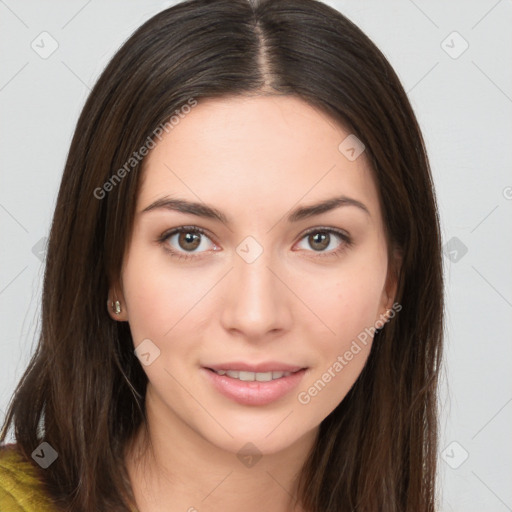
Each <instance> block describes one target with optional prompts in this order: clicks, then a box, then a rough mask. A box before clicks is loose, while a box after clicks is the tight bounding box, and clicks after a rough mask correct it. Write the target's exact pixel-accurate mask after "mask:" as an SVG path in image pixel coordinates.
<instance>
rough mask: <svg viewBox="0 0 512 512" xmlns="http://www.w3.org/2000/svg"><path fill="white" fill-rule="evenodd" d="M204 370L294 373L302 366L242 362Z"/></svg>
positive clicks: (211, 366)
mask: <svg viewBox="0 0 512 512" xmlns="http://www.w3.org/2000/svg"><path fill="white" fill-rule="evenodd" d="M204 368H209V369H211V370H217V371H219V370H242V371H244V372H255V373H265V372H296V371H298V370H302V369H303V368H304V367H303V366H290V365H289V364H285V363H279V362H277V361H267V362H264V363H259V364H250V363H244V362H243V361H234V362H231V363H220V364H212V365H207V366H206V365H205V366H204Z"/></svg>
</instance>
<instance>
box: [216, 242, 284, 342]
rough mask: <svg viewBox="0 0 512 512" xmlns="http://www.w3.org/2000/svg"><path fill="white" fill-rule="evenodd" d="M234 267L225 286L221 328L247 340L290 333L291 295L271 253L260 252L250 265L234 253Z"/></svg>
mask: <svg viewBox="0 0 512 512" xmlns="http://www.w3.org/2000/svg"><path fill="white" fill-rule="evenodd" d="M240 254H241V253H240ZM233 266H234V268H233V270H232V271H231V272H230V275H229V278H228V279H227V280H226V282H225V284H224V286H225V288H224V291H225V294H224V296H225V298H226V300H225V304H224V306H225V307H224V308H223V311H222V316H221V321H222V324H223V327H224V329H226V330H227V331H231V332H232V333H237V334H238V335H239V336H241V337H243V338H246V339H247V340H250V341H258V340H263V339H264V338H268V337H269V336H272V337H275V336H276V335H278V334H279V333H282V332H284V331H287V330H289V329H290V327H291V324H292V311H291V307H292V302H291V301H292V297H293V294H292V293H291V292H290V290H288V288H287V287H286V285H285V283H283V281H282V278H281V276H280V275H279V274H280V271H279V266H278V265H276V264H275V260H272V258H271V255H270V251H263V252H262V254H261V255H259V256H258V257H257V258H256V259H255V260H254V261H252V262H250V259H249V260H246V259H244V258H243V257H241V256H239V254H235V255H234V265H233Z"/></svg>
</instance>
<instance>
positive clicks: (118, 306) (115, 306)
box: [110, 300, 121, 315]
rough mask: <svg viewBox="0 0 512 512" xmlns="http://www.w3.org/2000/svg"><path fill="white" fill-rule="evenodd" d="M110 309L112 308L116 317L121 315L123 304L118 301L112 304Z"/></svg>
mask: <svg viewBox="0 0 512 512" xmlns="http://www.w3.org/2000/svg"><path fill="white" fill-rule="evenodd" d="M110 307H111V308H112V311H113V312H114V313H115V314H116V315H119V313H121V303H120V302H119V301H118V300H116V301H115V302H111V303H110Z"/></svg>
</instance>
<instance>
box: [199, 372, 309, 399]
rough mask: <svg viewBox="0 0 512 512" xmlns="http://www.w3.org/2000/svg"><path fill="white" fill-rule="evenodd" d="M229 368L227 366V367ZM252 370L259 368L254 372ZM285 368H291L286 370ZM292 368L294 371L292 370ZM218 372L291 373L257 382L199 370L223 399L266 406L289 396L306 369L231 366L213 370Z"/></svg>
mask: <svg viewBox="0 0 512 512" xmlns="http://www.w3.org/2000/svg"><path fill="white" fill-rule="evenodd" d="M228 366H229V365H228ZM253 368H260V369H258V370H254V369H253ZM261 368H271V369H268V370H262V369H261ZM286 368H292V370H290V369H286ZM293 368H294V370H293ZM215 369H218V370H235V369H236V370H242V371H254V372H256V371H257V372H265V371H292V372H293V373H291V374H290V375H288V376H287V377H281V378H280V379H276V380H272V381H268V382H258V381H241V380H239V379H233V378H231V377H228V376H227V375H219V374H217V373H215V372H214V371H213V369H212V367H209V368H205V367H203V368H201V372H202V374H203V375H204V376H205V378H206V379H207V380H208V382H209V383H210V384H211V385H212V386H213V388H214V389H216V390H217V391H218V392H219V393H221V394H222V395H224V396H225V397H227V398H229V399H231V400H233V401H234V402H236V403H239V404H242V405H267V404H270V403H272V402H275V401H276V400H279V399H280V398H283V397H284V396H286V395H287V394H289V393H290V392H291V391H292V390H293V389H294V388H296V387H297V386H298V385H299V383H300V382H301V380H302V378H303V377H304V375H305V373H306V370H307V368H301V367H291V366H289V365H288V366H287V365H279V366H276V365H275V364H274V363H273V366H269V365H268V364H267V365H245V366H243V365H242V366H240V365H238V366H236V368H235V367H234V366H233V368H229V367H226V366H225V365H222V367H220V366H219V367H218V368H215Z"/></svg>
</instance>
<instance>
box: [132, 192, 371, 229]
mask: <svg viewBox="0 0 512 512" xmlns="http://www.w3.org/2000/svg"><path fill="white" fill-rule="evenodd" d="M342 206H355V207H356V208H358V209H360V210H361V211H363V212H365V213H366V214H367V215H369V216H370V217H371V214H370V212H369V210H368V208H367V207H366V206H365V205H364V204H363V203H361V202H360V201H357V200H356V199H352V198H350V197H347V196H337V197H333V198H330V199H325V200H324V201H321V202H319V203H316V204H312V205H309V206H300V207H299V208H296V209H295V210H293V211H292V212H290V213H289V214H288V216H287V217H286V219H287V221H288V222H298V221H301V220H304V219H308V218H310V217H314V216H316V215H320V214H322V213H326V212H329V211H331V210H334V209H336V208H340V207H342ZM160 209H165V210H171V211H177V212H181V213H189V214H192V215H197V216H198V217H204V218H207V219H214V220H218V221H220V222H222V223H224V224H228V225H229V224H230V220H229V218H228V217H227V216H226V215H225V214H224V213H223V212H221V211H220V210H218V209H217V208H214V207H213V206H209V205H207V204H205V203H196V202H193V201H188V200H186V199H178V198H169V197H163V198H161V199H157V200H156V201H154V202H153V203H151V204H150V205H149V206H147V207H146V208H144V209H143V210H142V212H141V213H145V212H150V211H153V210H160Z"/></svg>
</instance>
